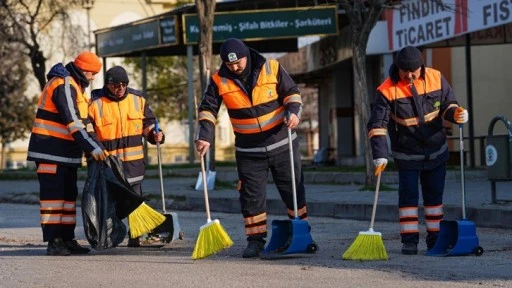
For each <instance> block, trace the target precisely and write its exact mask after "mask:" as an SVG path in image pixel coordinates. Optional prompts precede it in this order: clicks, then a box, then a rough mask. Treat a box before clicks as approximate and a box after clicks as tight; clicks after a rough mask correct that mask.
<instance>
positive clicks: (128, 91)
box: [89, 66, 165, 247]
mask: <svg viewBox="0 0 512 288" xmlns="http://www.w3.org/2000/svg"><path fill="white" fill-rule="evenodd" d="M128 83H129V79H128V74H127V73H126V70H125V69H124V68H123V67H121V66H114V67H112V68H110V69H108V71H107V73H106V74H105V85H104V86H103V88H102V89H95V90H93V91H92V93H91V104H90V105H89V117H90V119H91V120H92V124H93V127H94V130H95V132H96V135H97V137H98V139H99V140H100V141H101V143H102V144H103V145H104V146H105V148H106V149H107V151H108V153H109V154H111V155H116V156H118V157H119V159H121V161H122V162H123V170H124V173H125V176H126V179H127V180H128V182H129V183H130V185H131V186H132V188H133V190H134V191H135V192H137V193H139V194H141V195H142V187H141V185H142V180H143V179H144V173H145V163H144V148H143V145H142V137H144V138H146V139H147V140H148V142H149V143H151V144H156V143H157V142H158V143H163V142H164V140H165V136H164V134H163V133H162V131H161V130H160V129H159V131H155V123H156V118H155V115H154V114H153V111H152V110H151V108H149V105H148V102H147V99H146V97H145V96H144V95H142V93H141V92H140V91H138V90H135V89H132V88H129V87H128ZM138 246H140V242H139V239H138V238H133V239H132V238H130V239H129V240H128V247H138Z"/></svg>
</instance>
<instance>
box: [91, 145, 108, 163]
mask: <svg viewBox="0 0 512 288" xmlns="http://www.w3.org/2000/svg"><path fill="white" fill-rule="evenodd" d="M108 155H109V154H108V152H107V151H106V150H102V149H101V148H100V147H98V148H96V149H94V150H92V152H91V156H92V158H94V160H96V161H105V159H106V158H107V156H108Z"/></svg>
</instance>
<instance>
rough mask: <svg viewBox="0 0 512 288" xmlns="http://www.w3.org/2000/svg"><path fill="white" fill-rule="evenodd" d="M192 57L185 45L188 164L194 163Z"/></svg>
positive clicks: (190, 47)
mask: <svg viewBox="0 0 512 288" xmlns="http://www.w3.org/2000/svg"><path fill="white" fill-rule="evenodd" d="M193 57H194V55H193V51H192V45H187V73H188V81H187V88H188V143H189V144H188V163H190V164H192V163H194V159H195V157H194V155H195V153H194V151H195V145H194V114H195V111H194V109H195V105H194V103H195V101H194V58H193Z"/></svg>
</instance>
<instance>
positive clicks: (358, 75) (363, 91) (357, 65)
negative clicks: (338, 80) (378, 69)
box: [352, 45, 375, 185]
mask: <svg viewBox="0 0 512 288" xmlns="http://www.w3.org/2000/svg"><path fill="white" fill-rule="evenodd" d="M352 53H353V55H352V67H353V73H354V93H355V101H354V102H355V107H354V109H355V111H356V113H358V114H359V119H360V121H361V123H360V124H361V126H360V127H361V129H363V131H365V132H366V123H368V118H369V117H368V115H370V103H369V101H368V88H367V87H368V84H367V81H366V74H365V73H366V53H365V51H364V50H363V49H361V47H360V46H359V45H354V46H353V47H352ZM366 135H367V133H363V139H364V150H365V151H366V153H364V156H365V157H364V159H365V164H366V178H365V179H366V180H365V181H366V185H371V184H372V183H375V175H374V174H373V159H372V158H373V157H372V150H371V147H370V139H369V138H368V137H367V136H366Z"/></svg>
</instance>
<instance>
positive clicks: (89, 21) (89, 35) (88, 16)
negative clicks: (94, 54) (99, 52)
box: [85, 6, 92, 50]
mask: <svg viewBox="0 0 512 288" xmlns="http://www.w3.org/2000/svg"><path fill="white" fill-rule="evenodd" d="M91 8H92V7H89V6H88V7H87V8H85V9H86V10H87V50H91V48H92V43H91Z"/></svg>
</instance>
